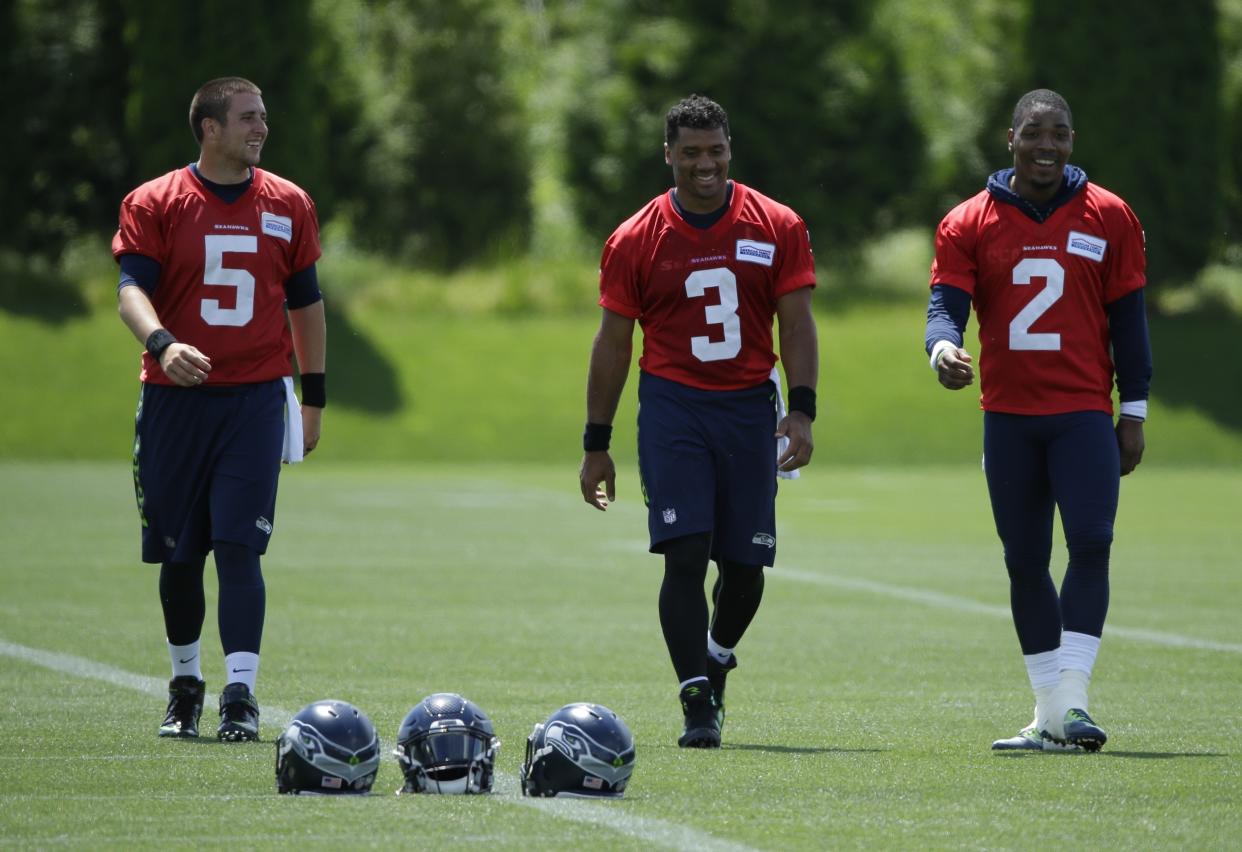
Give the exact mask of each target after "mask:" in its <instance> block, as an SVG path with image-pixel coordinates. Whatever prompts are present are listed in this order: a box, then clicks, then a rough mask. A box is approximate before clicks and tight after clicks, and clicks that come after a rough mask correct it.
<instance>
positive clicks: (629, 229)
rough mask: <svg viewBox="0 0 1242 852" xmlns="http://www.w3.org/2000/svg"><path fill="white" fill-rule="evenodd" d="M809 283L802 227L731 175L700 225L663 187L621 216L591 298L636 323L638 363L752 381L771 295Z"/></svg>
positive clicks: (742, 383)
mask: <svg viewBox="0 0 1242 852" xmlns="http://www.w3.org/2000/svg"><path fill="white" fill-rule="evenodd" d="M813 286H815V261H814V258H813V257H812V255H811V246H810V240H809V238H808V236H807V230H806V225H805V224H803V222H802V219H800V218H799V217H798V214H796V213H794V212H793V211H792V210H791V209H789V208H788V207H786V206H785V205H783V204H780V203H779V202H776V201H773V200H772V199H770V198H768V197H767V196H765V195H763V194H761V193H759V192H756V191H755V190H753V189H750V188H749V187H746V186H744V185H742V184H740V183H738V182H737V181H734V182H733V197H732V199H731V200H730V203H729V209H728V210H727V211H726V212H725V214H724V215H723V216H722V217H721V219H720V221H718V222H716V224H714V225H712V226H711V227H710V228H706V229H699V228H695V227H694V226H692V225H690V224H689V223H688V222H686V221H685V219H683V218H682V217H681V216H680V215H679V214H678V213H677V211H676V210H675V209H674V208H673V204H672V200H671V199H670V197H669V193H668V192H665V193H663V194H661V195H660V196H658V197H656V198H654V199H652V200H651V201H650V202H648V203H647V204H646V206H644V207H643V208H642V209H641V210H639V211H638V212H637V213H635V214H634V215H633V216H631V217H630V218H629V219H627V220H626V221H625V222H623V223H622V224H621V225H620V227H618V228H617V230H616V231H614V232H613V234H612V236H611V237H609V238H608V242H607V243H605V245H604V254H603V258H602V260H601V261H600V277H599V288H600V299H599V303H600V305H602V306H603V307H605V308H607V309H608V310H610V311H613V312H614V313H617V314H620V315H621V316H624V317H629V318H630V319H636V320H638V322H639V325H641V326H642V329H643V353H642V356H641V358H640V359H639V362H638V363H639V367H641V368H642V369H643V370H644V371H645V372H647V373H651V374H653V375H656V376H660V377H661V378H665V379H669V380H671V381H674V382H679V383H681V384H684V385H690V386H691V387H696V388H702V389H705V390H739V389H742V388H749V387H755V386H756V385H758V384H760V383H762V382H763V381H764V380H766V379H767V378H768V375H769V373H770V372H771V371H772V365H773V364H775V363H776V354H775V353H774V352H773V349H772V320H773V317H774V316H775V315H776V301H777V299H779V298H780V297H781V296H784V295H785V294H786V293H790V292H793V291H794V290H797V289H799V288H801V287H813Z"/></svg>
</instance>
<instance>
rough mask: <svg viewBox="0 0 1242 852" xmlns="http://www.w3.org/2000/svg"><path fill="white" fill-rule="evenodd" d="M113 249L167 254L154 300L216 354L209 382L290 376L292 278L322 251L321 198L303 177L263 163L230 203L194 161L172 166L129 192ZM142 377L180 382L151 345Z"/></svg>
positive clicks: (180, 330) (163, 314)
mask: <svg viewBox="0 0 1242 852" xmlns="http://www.w3.org/2000/svg"><path fill="white" fill-rule="evenodd" d="M112 254H113V255H114V256H115V257H118V258H119V257H120V256H121V255H123V254H141V255H145V256H147V257H150V258H152V259H153V260H156V261H158V262H159V264H160V277H159V283H158V284H157V286H156V288H155V292H154V293H153V294H152V296H151V302H152V304H153V305H154V306H155V311H156V313H157V314H158V315H159V318H160V322H161V323H163V325H164V327H165V328H167V329H168V330H169V331H170V332H172V334H173V336H175V337H176V338H177V339H178V340H179V341H181V342H183V343H188V344H190V345H192V346H194V347H196V348H198V349H199V350H200V351H202V352H203V354H205V355H206V356H207V357H208V358H210V359H211V365H212V369H211V373H210V374H209V376H208V381H209V383H210V384H246V383H253V382H263V381H269V380H271V379H278V378H280V377H282V376H288V375H290V374H291V372H292V360H291V358H292V353H293V339H292V335H291V333H290V331H289V326H288V323H287V322H286V320H285V310H284V307H285V282H286V281H287V280H288V278H289V276H290V275H292V274H293V273H295V272H298V271H301V270H303V269H306V268H307V267H309V266H310V265H311V264H313V263H314V262H315V261H316V260H318V259H319V255H320V248H319V223H318V220H317V218H316V214H315V205H314V202H312V201H311V199H310V196H308V195H307V194H306V193H305V192H304V191H302V190H301V189H300V188H299V187H297V186H296V185H295V184H293V183H291V182H290V181H287V180H285V179H283V178H281V177H278V176H277V175H274V174H272V173H271V172H265V171H263V170H262V169H258V168H256V169H254V177H253V180H252V182H251V185H250V187H249V188H248V189H247V190H246V191H245V192H244V193H242V195H241V196H240V197H239V198H238V199H237V200H236V201H234V202H233V203H231V204H226V203H225V202H224V201H223V200H222V199H221V198H219V197H218V196H217V195H215V193H213V192H211V191H209V190H208V189H206V188H205V187H204V186H203V185H202V184H201V183H200V182H199V181H198V179H197V178H196V177H195V176H194V174H193V172H192V171H191V170H190V168H189V167H188V166H187V167H186V168H182V169H177V170H176V171H172V172H169V173H168V174H166V175H164V176H163V177H160V178H156V179H155V180H152V181H148V182H147V183H144V184H143V185H142V186H140V187H138V188H137V189H135V190H134V191H133V192H131V193H130V194H129V195H127V196H126V197H125V200H124V201H123V202H122V203H121V214H120V225H119V227H118V229H117V233H116V236H115V237H113V238H112ZM141 379H142V381H144V382H150V383H153V384H165V385H168V384H173V382H172V381H171V380H169V379H168V377H167V376H165V375H164V371H163V370H161V369H160V367H159V364H158V363H156V361H155V359H153V358H152V357H151V356H150V355H149V354H147V353H145V352H144V353H143V355H142V374H141Z"/></svg>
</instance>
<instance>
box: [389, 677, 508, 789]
mask: <svg viewBox="0 0 1242 852" xmlns="http://www.w3.org/2000/svg"><path fill="white" fill-rule="evenodd" d="M499 750H500V740H498V739H496V732H495V730H494V729H493V728H492V720H491V719H489V718H487V714H486V713H484V712H483V711H482V709H480V708H479V706H478V705H477V704H475V703H474V702H473V701H469V700H467V699H465V698H463V697H462V696H460V695H458V694H457V693H455V692H437V693H434V694H432V695H428V696H427V697H426V698H424V699H423V700H422V701H420V702H418V704H416V705H414V709H412V710H411V711H410V712H409V713H407V714H406V716H405V719H404V720H403V721H402V722H401V728H400V729H399V730H398V731H397V747H396V749H394V750H393V755H394V756H396V758H397V762H398V763H399V764H401V771H402V772H403V773H404V774H405V785H404V786H403V787H402V788H401V789H400V790H398V791H397V792H398V793H489V792H491V789H492V780H493V777H494V769H495V765H496V753H497V752H498V751H499Z"/></svg>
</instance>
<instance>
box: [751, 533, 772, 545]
mask: <svg viewBox="0 0 1242 852" xmlns="http://www.w3.org/2000/svg"><path fill="white" fill-rule="evenodd" d="M750 543H751V544H762V545H763V546H764V547H776V536H774V535H768V534H767V533H755V537H754V538H752V539H751V540H750Z"/></svg>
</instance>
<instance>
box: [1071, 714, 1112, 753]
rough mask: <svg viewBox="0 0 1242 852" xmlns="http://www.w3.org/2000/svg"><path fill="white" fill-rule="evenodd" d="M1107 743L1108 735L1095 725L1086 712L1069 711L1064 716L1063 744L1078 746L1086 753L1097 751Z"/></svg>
mask: <svg viewBox="0 0 1242 852" xmlns="http://www.w3.org/2000/svg"><path fill="white" fill-rule="evenodd" d="M1106 742H1108V734H1106V733H1104V729H1103V728H1101V727H1100V726H1099V725H1097V724H1096V723H1095V720H1093V719H1092V718H1091V717H1090V716H1088V715H1087V711H1086V710H1079V709H1077V708H1073V709H1070V710H1069V711H1068V712H1067V713H1066V714H1065V744H1066V745H1068V746H1080V747H1081V748H1083V749H1084V750H1086V751H1099V750H1100V748H1101V747H1102V746H1103V745H1104V743H1106Z"/></svg>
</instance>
